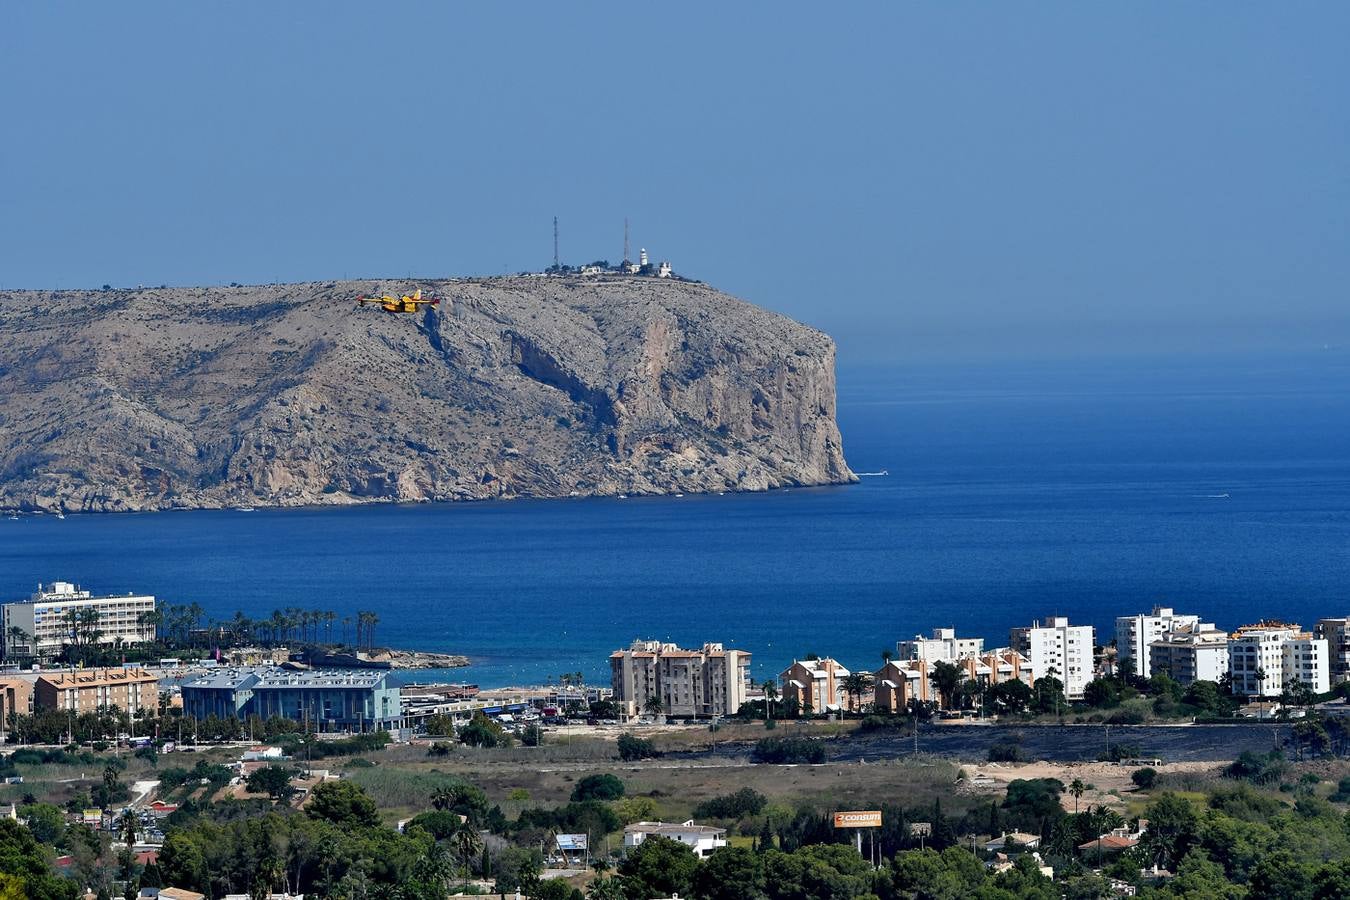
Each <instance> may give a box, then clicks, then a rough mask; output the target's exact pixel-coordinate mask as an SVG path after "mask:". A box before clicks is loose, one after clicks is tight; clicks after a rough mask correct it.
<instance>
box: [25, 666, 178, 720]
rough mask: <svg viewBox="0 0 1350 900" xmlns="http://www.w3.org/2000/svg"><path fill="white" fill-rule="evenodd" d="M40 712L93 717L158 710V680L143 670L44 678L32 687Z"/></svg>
mask: <svg viewBox="0 0 1350 900" xmlns="http://www.w3.org/2000/svg"><path fill="white" fill-rule="evenodd" d="M33 706H34V708H35V709H38V710H52V709H55V710H61V711H63V712H64V711H67V710H69V711H70V712H74V713H77V714H78V713H91V712H94V711H95V710H97V709H98V708H99V707H100V706H109V707H111V706H115V707H117V708H118V709H120V710H123V711H124V712H128V713H136V712H139V711H140V710H143V709H144V710H151V711H156V710H158V709H159V679H158V678H157V677H156V676H154V675H152V674H150V673H149V672H147V671H145V670H144V669H132V668H121V669H114V668H107V669H77V670H74V671H71V672H53V673H51V674H46V675H41V676H39V677H38V679H37V681H36V682H34V683H33Z"/></svg>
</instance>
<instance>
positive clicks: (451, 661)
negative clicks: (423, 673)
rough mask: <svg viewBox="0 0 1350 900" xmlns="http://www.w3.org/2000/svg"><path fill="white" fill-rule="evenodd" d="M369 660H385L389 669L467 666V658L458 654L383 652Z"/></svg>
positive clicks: (409, 651)
mask: <svg viewBox="0 0 1350 900" xmlns="http://www.w3.org/2000/svg"><path fill="white" fill-rule="evenodd" d="M371 660H372V661H375V662H382V661H386V660H387V661H388V662H389V667H390V668H391V669H459V668H462V667H464V666H467V665H468V664H469V658H468V657H467V656H461V655H460V654H458V653H428V652H426V651H424V650H385V651H382V652H377V653H376V654H374V655H373V656H372V657H371Z"/></svg>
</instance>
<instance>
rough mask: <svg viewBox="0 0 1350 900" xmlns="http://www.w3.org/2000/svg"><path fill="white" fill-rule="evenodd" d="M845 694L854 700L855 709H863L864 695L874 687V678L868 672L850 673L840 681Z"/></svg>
mask: <svg viewBox="0 0 1350 900" xmlns="http://www.w3.org/2000/svg"><path fill="white" fill-rule="evenodd" d="M840 686H841V687H842V688H843V689H844V693H845V694H847V695H848V696H850V697H852V698H853V699H854V703H853V708H854V709H855V710H861V709H862V695H863V694H864V693H866V692H867V690H868V689H869V688H871V687H872V676H871V674H870V673H868V672H850V673H849V674H847V675H845V676H844V677H843V678H842V679H840Z"/></svg>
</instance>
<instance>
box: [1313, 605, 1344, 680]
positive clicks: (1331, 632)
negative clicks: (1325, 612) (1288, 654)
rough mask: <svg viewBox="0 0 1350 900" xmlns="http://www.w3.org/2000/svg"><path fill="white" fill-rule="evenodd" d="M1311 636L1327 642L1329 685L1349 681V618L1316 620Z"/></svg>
mask: <svg viewBox="0 0 1350 900" xmlns="http://www.w3.org/2000/svg"><path fill="white" fill-rule="evenodd" d="M1313 634H1314V635H1316V636H1317V637H1320V638H1322V639H1323V640H1325V641H1326V642H1327V655H1328V658H1329V660H1330V662H1331V683H1332V684H1333V685H1335V684H1340V683H1341V682H1342V681H1350V617H1342V618H1339V619H1318V620H1317V629H1316V630H1315V631H1314V632H1313Z"/></svg>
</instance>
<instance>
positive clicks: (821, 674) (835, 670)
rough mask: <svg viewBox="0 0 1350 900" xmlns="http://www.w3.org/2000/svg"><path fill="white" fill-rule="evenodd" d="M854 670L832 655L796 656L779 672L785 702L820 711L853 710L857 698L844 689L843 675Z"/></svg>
mask: <svg viewBox="0 0 1350 900" xmlns="http://www.w3.org/2000/svg"><path fill="white" fill-rule="evenodd" d="M851 674H852V673H851V672H849V670H848V669H846V668H844V667H843V666H842V665H840V664H839V663H838V662H837V661H836V660H833V659H830V658H829V657H826V658H825V659H807V660H793V661H792V665H790V666H788V667H787V668H786V669H784V670H783V671H782V673H780V674H779V676H778V681H779V684H781V685H782V696H783V702H784V703H796V704H797V708H798V709H801V710H807V709H809V710H811V711H812V712H818V713H823V712H838V711H839V710H842V709H848V710H851V709H853V699H854V698H853V697H851V696H849V694H848V693H847V692H846V691H845V690H844V679H845V678H847V677H848V676H849V675H851Z"/></svg>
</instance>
